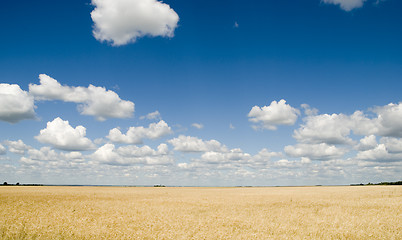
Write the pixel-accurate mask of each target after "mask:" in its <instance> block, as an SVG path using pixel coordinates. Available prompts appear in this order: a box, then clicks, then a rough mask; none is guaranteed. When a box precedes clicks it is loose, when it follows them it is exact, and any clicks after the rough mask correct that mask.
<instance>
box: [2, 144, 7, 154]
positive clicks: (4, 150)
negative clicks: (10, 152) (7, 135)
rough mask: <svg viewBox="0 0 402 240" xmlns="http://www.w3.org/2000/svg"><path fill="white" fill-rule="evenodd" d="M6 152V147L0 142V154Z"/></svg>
mask: <svg viewBox="0 0 402 240" xmlns="http://www.w3.org/2000/svg"><path fill="white" fill-rule="evenodd" d="M6 152H7V149H6V148H5V147H4V146H3V145H1V144H0V155H4V154H6Z"/></svg>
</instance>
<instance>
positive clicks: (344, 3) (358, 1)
mask: <svg viewBox="0 0 402 240" xmlns="http://www.w3.org/2000/svg"><path fill="white" fill-rule="evenodd" d="M365 1H366V0H321V2H323V3H327V4H334V5H339V7H340V8H341V9H342V10H344V11H346V12H349V11H351V10H353V9H355V8H361V7H363V4H364V2H365Z"/></svg>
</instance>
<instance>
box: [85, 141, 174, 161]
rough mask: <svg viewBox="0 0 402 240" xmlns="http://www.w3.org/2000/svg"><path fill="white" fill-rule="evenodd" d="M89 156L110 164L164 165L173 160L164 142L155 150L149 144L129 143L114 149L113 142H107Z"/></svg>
mask: <svg viewBox="0 0 402 240" xmlns="http://www.w3.org/2000/svg"><path fill="white" fill-rule="evenodd" d="M91 158H92V159H93V160H95V161H99V162H101V163H104V164H110V165H134V164H148V165H166V164H171V163H173V162H174V159H173V157H172V156H171V154H170V153H169V150H168V147H167V145H166V144H163V143H162V144H160V145H159V146H158V147H157V150H154V149H152V148H150V147H149V146H142V147H138V146H135V145H129V146H124V147H119V148H117V149H116V147H115V145H114V144H111V143H107V144H105V145H103V146H102V147H100V148H98V149H97V150H96V151H95V152H94V153H93V154H92V155H91Z"/></svg>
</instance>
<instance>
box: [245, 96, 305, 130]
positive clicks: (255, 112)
mask: <svg viewBox="0 0 402 240" xmlns="http://www.w3.org/2000/svg"><path fill="white" fill-rule="evenodd" d="M298 115H300V111H299V110H298V109H296V108H293V107H291V106H290V105H289V104H286V101H285V100H283V99H282V100H280V101H279V102H277V101H272V102H271V104H270V105H269V106H263V107H259V106H254V107H253V108H252V109H251V111H250V112H249V113H248V117H249V121H250V122H253V123H256V124H258V125H254V126H253V128H255V129H257V128H263V129H269V130H276V129H277V125H293V124H294V123H295V122H296V120H297V117H298Z"/></svg>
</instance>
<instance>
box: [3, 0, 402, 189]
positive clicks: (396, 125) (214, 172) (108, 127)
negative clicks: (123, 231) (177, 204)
mask: <svg viewBox="0 0 402 240" xmlns="http://www.w3.org/2000/svg"><path fill="white" fill-rule="evenodd" d="M141 6H142V7H141ZM401 10H402V3H401V2H400V1H397V0H383V1H375V0H321V1H320V0H311V1H247V2H243V1H218V2H217V1H184V0H179V1H175V0H172V1H164V2H163V3H162V2H159V1H156V0H131V1H128V0H115V1H111V0H93V1H92V2H91V1H68V3H64V2H60V1H50V0H40V1H35V2H32V1H18V2H15V1H8V0H7V1H3V2H2V7H1V8H0V26H1V29H2V38H1V39H0V83H1V85H0V86H1V87H0V129H1V135H0V137H1V138H0V181H8V182H17V181H18V182H32V183H55V184H117V185H119V184H129V185H142V184H145V185H152V184H157V183H161V184H166V185H197V186H198V185H202V186H204V185H207V186H216V185H225V186H231V185H305V184H349V183H355V182H369V181H371V182H376V181H396V180H400V179H399V178H400V173H401V170H402V139H401V137H402V123H401V119H402V103H401V97H400V96H401V94H400V89H402V81H401V78H402V44H401V43H402V24H401V23H402V16H401V14H400V12H401ZM150 113H152V114H150ZM148 114H150V115H148ZM67 121H68V122H67Z"/></svg>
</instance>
